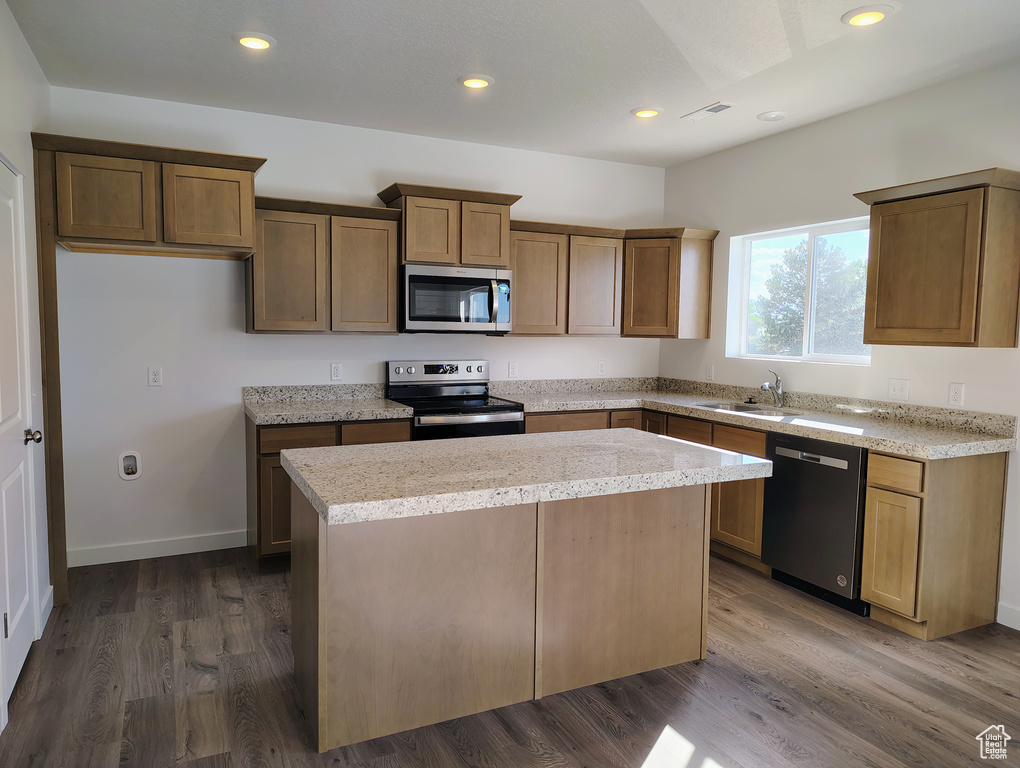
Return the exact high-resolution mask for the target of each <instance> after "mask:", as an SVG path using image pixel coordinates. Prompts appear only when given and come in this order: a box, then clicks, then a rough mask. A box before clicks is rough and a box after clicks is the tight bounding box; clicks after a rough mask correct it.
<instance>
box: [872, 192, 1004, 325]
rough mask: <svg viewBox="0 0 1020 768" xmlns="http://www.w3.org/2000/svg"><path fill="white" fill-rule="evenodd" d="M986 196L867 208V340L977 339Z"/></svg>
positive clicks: (950, 195)
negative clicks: (869, 234)
mask: <svg viewBox="0 0 1020 768" xmlns="http://www.w3.org/2000/svg"><path fill="white" fill-rule="evenodd" d="M984 194H985V193H984V190H981V189H970V190H964V191H962V192H948V193H945V194H941V195H930V196H928V197H920V198H915V199H911V200H901V201H899V202H893V203H880V204H877V205H873V206H872V207H871V244H870V253H869V257H868V290H867V300H866V306H865V312H864V341H865V342H866V343H869V344H972V343H974V342H975V340H976V333H977V302H978V286H979V282H980V281H979V270H980V267H981V221H982V212H983V207H984Z"/></svg>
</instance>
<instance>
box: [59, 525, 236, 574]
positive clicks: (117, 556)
mask: <svg viewBox="0 0 1020 768" xmlns="http://www.w3.org/2000/svg"><path fill="white" fill-rule="evenodd" d="M247 545H248V532H247V531H224V532H222V533H207V534H203V535H201V536H181V537H179V538H176V539H153V540H151V541H129V542H125V543H124V544H110V545H107V546H103V547H82V548H80V549H68V550H67V565H68V567H69V568H77V567H78V566H81V565H100V564H102V563H122V562H124V561H125V560H147V559H148V558H150V557H167V556H169V555H188V554H191V553H192V552H209V551H210V550H213V549H233V548H234V547H244V546H247Z"/></svg>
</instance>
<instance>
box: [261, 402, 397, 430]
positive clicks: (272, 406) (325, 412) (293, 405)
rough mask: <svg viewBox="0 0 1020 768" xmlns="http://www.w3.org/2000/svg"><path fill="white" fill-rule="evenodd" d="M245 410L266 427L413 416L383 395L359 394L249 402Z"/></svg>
mask: <svg viewBox="0 0 1020 768" xmlns="http://www.w3.org/2000/svg"><path fill="white" fill-rule="evenodd" d="M244 413H245V415H246V416H247V417H248V418H250V419H251V420H252V421H253V422H255V423H256V424H257V425H258V426H260V427H262V426H266V425H270V424H312V423H315V422H319V421H375V420H377V419H409V418H411V415H412V413H413V412H412V410H411V409H410V408H409V407H408V406H406V405H401V404H400V403H395V402H393V401H392V400H386V399H384V398H381V397H358V398H336V399H333V400H274V401H269V402H261V403H260V402H246V403H245V404H244Z"/></svg>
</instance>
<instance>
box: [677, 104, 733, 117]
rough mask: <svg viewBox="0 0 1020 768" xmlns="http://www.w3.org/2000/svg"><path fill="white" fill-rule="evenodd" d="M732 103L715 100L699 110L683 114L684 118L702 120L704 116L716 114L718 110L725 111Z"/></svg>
mask: <svg viewBox="0 0 1020 768" xmlns="http://www.w3.org/2000/svg"><path fill="white" fill-rule="evenodd" d="M732 106H733V105H732V104H727V103H726V102H723V101H717V102H716V103H715V104H709V105H708V106H707V107H702V108H701V109H699V110H696V111H694V112H691V113H690V114H687V115H684V116H683V119H684V120H691V121H694V120H704V119H705V118H706V117H711V116H712V115H718V114H719V113H720V112H725V111H726V110H727V109H729V108H730V107H732Z"/></svg>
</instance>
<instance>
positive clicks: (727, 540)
mask: <svg viewBox="0 0 1020 768" xmlns="http://www.w3.org/2000/svg"><path fill="white" fill-rule="evenodd" d="M712 445H713V446H715V447H716V448H722V449H724V450H727V451H735V452H737V453H744V454H747V455H748V456H758V457H759V458H765V433H764V432H758V431H757V430H753V429H741V428H740V427H731V426H729V425H727V424H716V425H714V427H713V428H712ZM764 503H765V480H764V479H762V478H757V479H755V480H740V481H738V482H734V483H718V484H716V486H715V489H714V492H713V494H712V538H713V539H715V540H716V541H721V542H722V543H723V544H728V545H729V546H731V547H734V548H735V549H738V550H740V551H742V552H746V553H747V554H749V555H753V556H754V557H757V558H760V557H761V520H762V511H763V509H764Z"/></svg>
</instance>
